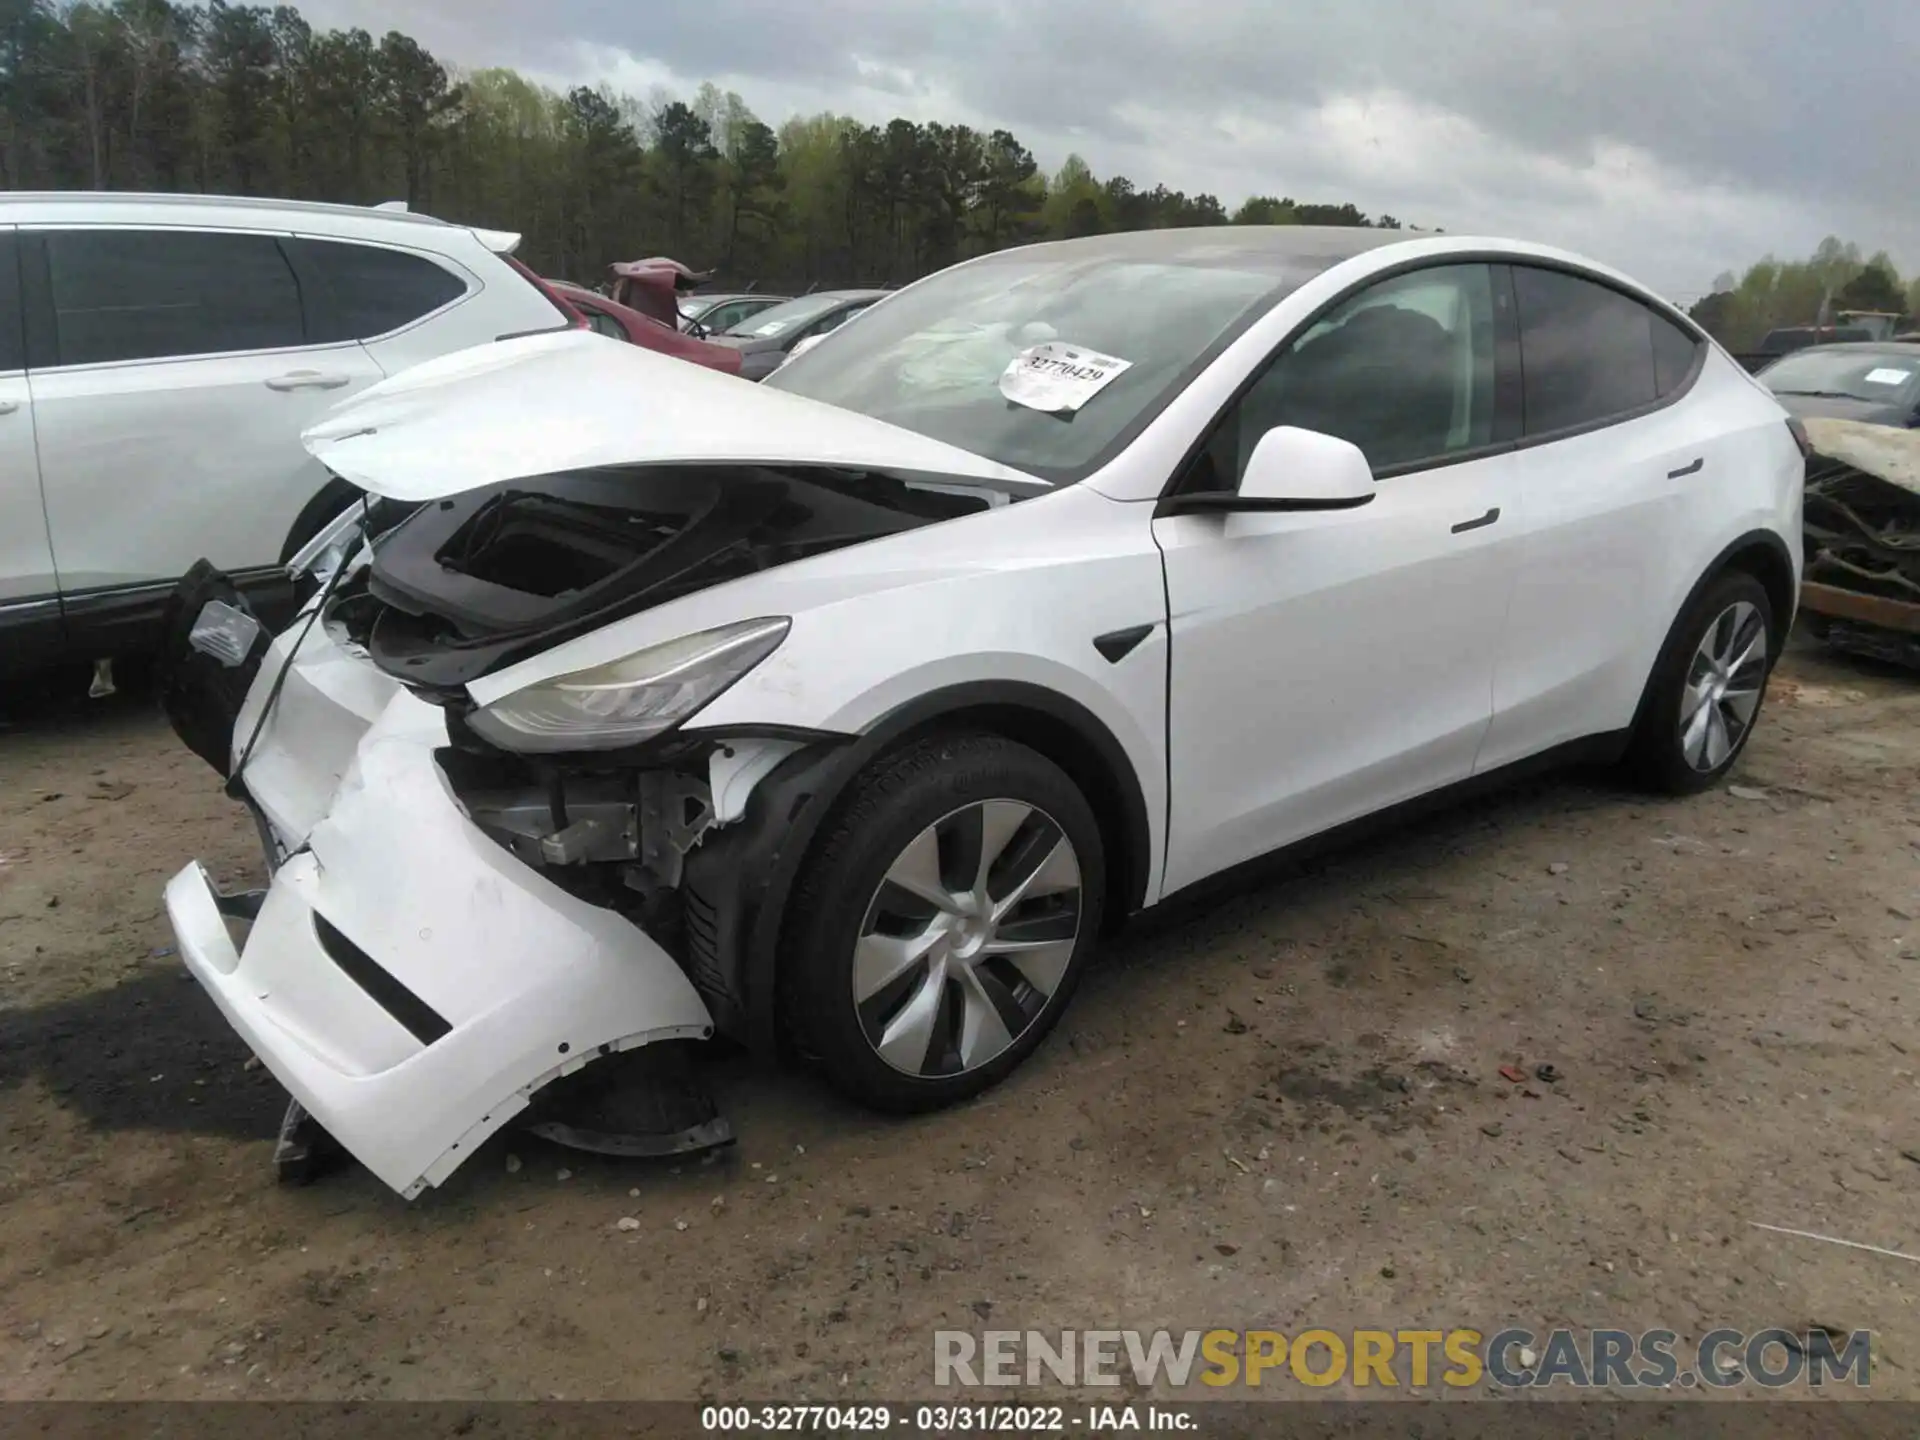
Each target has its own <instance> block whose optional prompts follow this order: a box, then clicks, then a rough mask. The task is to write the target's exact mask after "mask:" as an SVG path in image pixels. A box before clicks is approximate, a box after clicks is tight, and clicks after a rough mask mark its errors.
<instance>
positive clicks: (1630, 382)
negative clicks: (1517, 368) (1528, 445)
mask: <svg viewBox="0 0 1920 1440" xmlns="http://www.w3.org/2000/svg"><path fill="white" fill-rule="evenodd" d="M1513 286H1514V293H1515V297H1516V298H1517V299H1518V301H1519V305H1520V359H1521V364H1522V367H1523V369H1524V370H1525V373H1526V381H1525V387H1524V393H1525V396H1526V401H1525V403H1526V433H1527V434H1529V435H1547V434H1551V433H1553V432H1554V431H1557V430H1567V429H1571V428H1572V427H1574V426H1577V425H1591V424H1595V423H1597V422H1600V421H1604V420H1609V419H1612V418H1614V417H1615V416H1618V415H1622V414H1625V413H1626V412H1627V411H1629V410H1636V409H1638V408H1640V407H1641V406H1643V405H1650V404H1652V403H1653V400H1654V398H1655V395H1656V393H1657V391H1656V387H1655V384H1654V373H1653V372H1654V364H1653V321H1654V318H1655V317H1654V314H1653V312H1652V311H1650V310H1648V309H1647V307H1646V306H1644V305H1642V304H1641V303H1640V302H1639V301H1637V300H1630V299H1628V298H1627V297H1626V296H1625V295H1622V294H1621V293H1620V292H1619V291H1617V290H1609V289H1607V287H1606V286H1604V285H1597V284H1595V283H1594V282H1593V281H1591V280H1582V279H1580V278H1579V277H1578V276H1574V275H1566V274H1562V273H1561V272H1559V271H1557V270H1535V269H1531V268H1529V267H1527V266H1524V265H1516V266H1515V267H1514V270H1513Z"/></svg>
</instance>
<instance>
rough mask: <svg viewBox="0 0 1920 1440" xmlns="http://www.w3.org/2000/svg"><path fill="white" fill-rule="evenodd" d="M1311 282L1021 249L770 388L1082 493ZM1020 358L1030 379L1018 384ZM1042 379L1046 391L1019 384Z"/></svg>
mask: <svg viewBox="0 0 1920 1440" xmlns="http://www.w3.org/2000/svg"><path fill="white" fill-rule="evenodd" d="M1236 258H1237V257H1236ZM1315 268H1324V267H1315ZM1305 278H1306V277H1305V275H1301V274H1293V275H1282V274H1279V273H1275V272H1274V271H1272V270H1263V269H1261V268H1259V267H1258V266H1257V265H1255V264H1248V265H1247V266H1246V267H1245V268H1238V267H1233V266H1227V265H1220V266H1215V265H1207V264H1197V263H1190V262H1189V263H1177V262H1175V263H1169V262H1161V261H1154V260H1146V259H1140V258H1131V257H1125V256H1112V255H1104V256H1094V257H1088V256H1085V255H1076V254H1074V253H1073V252H1072V251H1071V250H1069V251H1068V252H1066V253H1065V254H1062V253H1061V252H1059V251H1052V250H1048V249H1038V250H1032V251H1024V252H1023V251H1013V252H1009V253H1008V254H1007V255H1005V256H995V257H992V258H990V259H986V260H981V261H975V262H973V263H970V264H967V265H962V266H958V267H956V268H954V269H952V270H948V271H944V272H942V273H941V274H938V275H935V276H933V277H932V278H930V279H928V280H924V281H922V282H921V283H920V284H918V285H915V286H913V287H911V288H909V289H907V290H903V291H901V292H900V293H899V294H897V295H894V296H891V297H890V298H889V299H888V300H887V302H886V303H885V304H884V305H878V306H875V307H874V308H873V309H872V310H871V311H870V312H869V313H868V314H867V315H866V316H865V317H863V318H862V320H861V322H860V323H859V324H858V325H849V326H847V327H846V328H844V329H843V330H840V331H838V332H836V333H835V334H834V335H832V336H830V337H829V338H827V339H826V340H824V341H822V342H821V343H820V344H819V345H816V346H813V347H812V348H810V349H808V350H806V351H805V352H803V353H801V354H799V355H796V356H795V357H794V358H793V359H792V360H791V361H789V362H788V363H787V365H786V366H785V367H784V368H783V369H781V370H779V371H778V372H776V373H775V374H774V375H773V376H771V377H770V378H769V379H768V380H766V381H765V382H764V383H765V384H768V385H772V386H774V387H776V388H778V389H782V390H791V391H794V392H795V393H797V394H801V395H806V396H809V397H810V398H812V399H815V400H824V401H826V402H828V403H829V404H832V405H838V406H840V407H841V408H843V409H847V410H856V411H859V412H860V413H861V414H863V415H871V416H873V417H874V418H875V419H879V420H885V421H888V422H890V423H892V424H895V425H899V426H901V427H902V428H904V429H908V430H914V431H918V432H919V433H920V434H922V435H926V436H930V437H931V438H933V439H936V440H944V441H946V442H947V443H948V444H951V445H958V446H960V447H961V448H963V449H966V450H971V451H973V452H974V453H975V454H977V455H985V456H987V457H988V458H989V459H992V460H997V461H999V462H1000V463H1001V464H1003V465H1010V466H1013V467H1014V468H1016V469H1020V470H1025V471H1026V472H1028V473H1029V474H1032V475H1038V476H1040V477H1042V478H1043V479H1048V480H1052V481H1054V482H1055V483H1056V484H1059V483H1071V482H1072V481H1075V480H1079V479H1082V478H1083V477H1085V476H1087V475H1090V474H1092V473H1093V471H1094V470H1096V469H1098V468H1099V467H1100V466H1101V465H1102V464H1104V463H1106V461H1107V459H1109V458H1110V457H1111V456H1112V455H1113V454H1114V453H1116V452H1117V451H1118V449H1119V448H1120V447H1121V446H1122V445H1124V444H1125V443H1127V442H1128V441H1129V440H1131V439H1132V438H1133V436H1134V435H1135V434H1137V433H1138V432H1139V430H1140V429H1141V428H1142V427H1143V426H1144V425H1145V424H1146V423H1147V422H1148V421H1150V420H1151V419H1152V418H1153V417H1154V416H1155V415H1156V414H1158V413H1159V412H1160V410H1161V409H1162V408H1163V407H1164V406H1165V405H1166V403H1167V402H1168V401H1169V400H1171V399H1172V398H1173V396H1174V395H1176V394H1178V393H1179V391H1180V390H1181V389H1182V388H1183V387H1184V386H1185V385H1186V384H1187V383H1188V382H1189V381H1190V380H1191V379H1192V377H1193V376H1194V375H1196V374H1198V373H1199V371H1200V369H1201V368H1202V367H1203V366H1204V365H1205V364H1206V363H1207V362H1209V361H1210V360H1211V359H1212V358H1213V356H1214V355H1216V354H1217V353H1219V351H1220V349H1221V348H1223V347H1224V346H1225V345H1226V344H1227V343H1228V342H1229V341H1230V340H1232V339H1233V338H1234V337H1235V336H1236V335H1238V334H1239V333H1240V331H1241V330H1243V329H1244V328H1245V327H1246V326H1247V325H1248V324H1250V323H1252V321H1253V319H1254V318H1255V317H1256V316H1258V315H1260V314H1262V313H1263V312H1264V311H1266V310H1267V309H1268V308H1269V307H1270V306H1271V305H1272V304H1273V302H1274V301H1275V300H1276V299H1277V298H1278V297H1279V296H1280V295H1282V294H1284V293H1286V292H1287V291H1289V290H1291V289H1293V288H1295V287H1296V286H1298V285H1299V284H1300V283H1301V282H1302V281H1303V280H1304V279H1305ZM795 303H796V304H797V303H799V302H795ZM787 308H788V307H786V306H782V307H780V308H779V309H775V310H768V311H766V312H765V313H764V314H762V315H759V316H756V317H755V319H754V320H753V321H750V322H748V325H753V324H756V323H758V324H764V323H765V322H767V321H769V320H772V319H775V318H776V317H778V316H780V315H781V313H782V311H784V310H786V309H787ZM742 328H746V327H742ZM1043 346H1050V347H1051V348H1049V349H1046V350H1040V349H1038V348H1037V347H1043ZM1016 356H1020V357H1023V369H1024V370H1025V371H1026V375H1025V376H1024V377H1013V378H1008V375H1009V366H1010V362H1012V361H1013V360H1014V359H1015V357H1016ZM1035 374H1038V375H1039V377H1040V381H1041V383H1038V384H1033V383H1027V384H1022V383H1020V380H1021V379H1022V378H1024V379H1026V380H1028V381H1031V380H1032V377H1033V376H1034V375H1035ZM1003 378H1008V390H1010V391H1011V392H1012V394H1013V395H1017V396H1019V397H1020V398H1019V399H1014V398H1010V397H1009V393H1007V391H1003V388H1002V380H1003Z"/></svg>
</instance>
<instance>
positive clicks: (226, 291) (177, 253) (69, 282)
mask: <svg viewBox="0 0 1920 1440" xmlns="http://www.w3.org/2000/svg"><path fill="white" fill-rule="evenodd" d="M46 256H47V283H48V290H49V292H50V295H49V298H50V300H51V302H52V311H53V316H52V318H53V332H54V350H55V355H54V359H55V363H57V364H60V365H97V364H102V363H105V362H109V361H116V360H161V359H173V358H178V357H183V356H192V355H220V354H227V353H231V352H235V351H248V350H279V349H287V348H290V347H294V346H298V345H300V344H301V343H302V341H303V339H304V330H303V326H302V322H301V313H300V290H299V287H298V285H296V284H295V282H294V277H293V271H292V269H291V268H290V267H289V266H288V264H287V260H286V257H285V256H284V255H283V254H281V252H280V246H279V244H278V243H277V241H276V240H275V239H274V237H273V236H271V235H241V234H221V233H213V232H207V231H193V230H54V231H50V232H47V234H46Z"/></svg>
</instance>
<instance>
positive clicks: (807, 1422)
mask: <svg viewBox="0 0 1920 1440" xmlns="http://www.w3.org/2000/svg"><path fill="white" fill-rule="evenodd" d="M700 1428H701V1429H702V1430H705V1431H709V1432H712V1433H716V1434H723V1435H724V1434H735V1435H745V1434H750V1433H759V1432H774V1431H792V1432H805V1431H819V1432H831V1433H835V1434H840V1433H844V1432H847V1431H860V1430H870V1431H874V1432H876V1433H879V1432H884V1431H898V1432H900V1433H902V1434H923V1435H954V1434H969V1433H972V1434H982V1435H995V1434H998V1435H1050V1434H1069V1433H1071V1432H1073V1431H1075V1430H1079V1431H1084V1432H1087V1433H1090V1434H1112V1433H1113V1432H1115V1431H1118V1430H1157V1431H1162V1432H1169V1433H1171V1432H1176V1431H1192V1430H1197V1429H1199V1423H1198V1422H1197V1421H1196V1420H1195V1418H1194V1415H1193V1412H1192V1410H1191V1409H1188V1408H1185V1407H1180V1406H1169V1405H1126V1404H1122V1405H913V1406H906V1405H900V1406H894V1405H709V1406H707V1407H706V1408H705V1409H703V1410H702V1411H701V1412H700Z"/></svg>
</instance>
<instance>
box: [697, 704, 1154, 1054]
mask: <svg viewBox="0 0 1920 1440" xmlns="http://www.w3.org/2000/svg"><path fill="white" fill-rule="evenodd" d="M1022 719H1026V720H1029V721H1031V720H1036V719H1037V720H1038V721H1039V722H1040V723H1041V724H1043V725H1046V726H1048V727H1049V728H1050V729H1051V730H1053V731H1054V732H1055V733H1056V734H1057V735H1063V736H1064V735H1070V736H1071V738H1072V740H1073V741H1075V742H1077V743H1078V744H1080V745H1082V746H1084V747H1085V750H1084V754H1085V756H1087V757H1090V758H1091V759H1092V760H1093V762H1094V764H1096V765H1097V766H1098V767H1099V770H1101V771H1104V772H1105V774H1104V776H1103V777H1102V778H1103V779H1104V780H1105V781H1106V782H1108V791H1109V793H1108V794H1106V795H1104V796H1103V795H1099V794H1090V795H1089V796H1088V797H1087V798H1088V800H1089V802H1091V803H1092V804H1093V805H1094V807H1095V810H1096V813H1098V812H1100V811H1101V810H1102V807H1103V806H1104V807H1105V809H1106V811H1107V813H1108V814H1109V815H1110V816H1111V817H1112V819H1113V820H1114V821H1116V822H1117V823H1118V825H1119V828H1120V830H1121V838H1122V839H1123V843H1124V851H1123V852H1121V853H1116V855H1115V856H1114V859H1115V861H1116V862H1118V864H1119V865H1120V866H1121V867H1122V868H1120V869H1119V870H1117V871H1116V873H1115V874H1114V876H1113V877H1112V880H1111V883H1110V885H1109V893H1110V894H1112V895H1114V896H1115V897H1116V898H1117V899H1118V900H1120V901H1121V905H1120V907H1119V909H1118V911H1117V913H1118V914H1122V915H1123V914H1125V913H1127V912H1129V911H1132V910H1134V909H1137V908H1139V906H1140V905H1141V904H1142V903H1143V901H1144V900H1145V898H1146V886H1147V879H1148V876H1147V870H1148V865H1149V859H1150V856H1151V854H1152V832H1151V830H1150V828H1149V826H1148V820H1147V805H1146V798H1145V795H1144V794H1143V792H1142V791H1141V788H1140V781H1139V777H1138V776H1137V775H1136V774H1135V773H1134V769H1133V764H1132V762H1131V761H1130V760H1129V759H1128V758H1127V754H1126V751H1125V750H1124V749H1123V748H1121V745H1120V742H1119V741H1118V740H1117V739H1115V738H1114V736H1113V733H1112V732H1111V731H1110V730H1108V729H1107V727H1106V726H1105V725H1104V724H1102V723H1101V721H1100V720H1099V719H1098V717H1096V716H1095V715H1094V714H1093V712H1092V711H1090V710H1088V709H1087V708H1086V707H1085V706H1083V705H1081V704H1080V703H1079V702H1078V701H1075V700H1070V699H1068V698H1067V697H1066V696H1063V695H1061V694H1059V693H1057V692H1055V691H1052V690H1048V689H1046V688H1044V687H1043V686H1039V685H1032V684H1027V683H1025V682H1021V681H979V682H975V683H971V684H962V685H953V686H948V687H946V688H943V689H939V690H932V691H929V692H927V693H926V694H924V695H921V696H917V697H916V698H915V699H913V700H910V701H908V702H907V703H906V704H904V705H902V706H900V707H899V708H898V709H895V710H893V711H890V712H889V713H888V714H886V715H885V716H883V717H882V718H881V719H880V720H879V721H878V722H876V723H875V724H874V725H873V726H872V727H870V728H869V729H868V730H866V731H865V732H863V733H862V734H859V735H846V736H835V737H833V738H831V739H827V740H823V741H821V742H820V743H818V744H813V745H809V746H808V747H807V748H806V749H804V750H800V751H797V752H796V753H794V754H793V755H790V756H788V757H787V759H786V760H784V761H783V762H781V764H780V765H779V766H778V767H777V768H775V769H774V771H773V772H772V773H771V774H769V775H768V776H767V777H766V778H765V779H764V780H762V781H761V782H760V783H759V784H758V785H757V786H755V787H754V791H753V794H752V795H751V796H750V797H749V799H748V801H747V810H746V814H745V816H744V817H743V818H742V820H741V822H740V823H739V824H737V825H733V826H729V827H727V828H726V829H725V830H722V831H719V832H717V833H713V834H710V835H709V836H708V837H707V839H706V841H705V843H703V844H701V845H700V846H699V847H698V848H696V849H695V850H694V851H693V852H692V853H691V854H689V855H688V856H687V861H686V872H685V878H684V880H683V882H682V885H681V895H682V898H683V901H684V904H685V919H686V946H685V950H686V964H687V969H688V973H689V975H690V976H691V977H692V979H693V982H694V985H695V987H696V988H697V989H698V990H699V991H700V993H701V997H702V998H703V999H704V1000H705V1001H706V1002H707V1007H708V1009H709V1010H711V1011H712V1012H713V1016H714V1021H715V1024H716V1026H717V1027H718V1028H719V1029H720V1030H721V1031H722V1032H723V1033H725V1034H728V1035H731V1036H733V1037H734V1038H736V1039H739V1040H742V1041H744V1042H745V1043H746V1044H747V1045H748V1047H749V1048H750V1049H752V1050H754V1051H756V1052H758V1053H761V1054H766V1055H772V1054H775V1053H777V1052H778V1049H779V1044H780V1027H779V1017H778V1014H777V1003H776V1002H777V970H778V962H779V951H780V942H781V927H782V924H783V921H784V919H785V915H786V907H787V899H788V896H789V895H790V894H791V893H792V890H793V885H794V881H795V880H796V879H797V878H798V876H799V873H800V867H801V865H802V864H803V863H804V862H805V860H806V857H807V854H808V852H809V851H810V850H811V849H812V845H813V839H814V837H815V836H816V835H817V834H818V833H819V831H820V828H821V826H822V825H823V824H824V823H825V822H826V820H827V818H828V816H829V815H831V814H832V812H833V810H834V808H835V806H836V805H837V803H838V802H839V800H840V798H841V796H842V795H843V794H844V793H845V791H846V788H847V786H848V785H849V784H850V783H851V782H852V780H853V778H854V777H855V776H856V775H858V774H859V773H860V772H861V771H862V770H864V769H865V768H866V767H867V765H868V764H869V763H871V762H872V761H873V759H874V758H875V757H876V756H878V755H880V754H881V753H882V752H884V751H886V750H888V749H890V748H892V747H893V746H894V745H895V744H897V743H898V742H899V741H900V740H901V739H902V738H904V737H906V736H908V735H911V734H914V733H917V732H920V731H924V730H928V729H931V728H935V727H937V726H940V725H942V724H943V723H948V724H952V725H955V726H967V727H971V726H974V725H978V726H981V727H983V728H990V729H994V728H997V729H1001V730H1002V731H1003V732H1004V731H1007V730H1012V731H1015V732H1016V738H1017V731H1018V729H1019V728H1020V726H1019V722H1020V721H1021V720H1022ZM1009 721H1011V722H1012V723H1011V724H1009V723H1008V722H1009ZM996 722H998V723H996ZM1063 768H1068V769H1069V770H1071V769H1072V768H1074V767H1072V766H1068V767H1063ZM1078 768H1080V769H1081V770H1082V771H1083V772H1085V771H1086V770H1087V769H1088V767H1087V764H1086V759H1085V758H1083V759H1082V760H1081V763H1080V766H1079V767H1078ZM1080 783H1082V784H1084V783H1085V782H1084V781H1081V782H1080ZM1118 849H1119V847H1116V850H1118Z"/></svg>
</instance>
